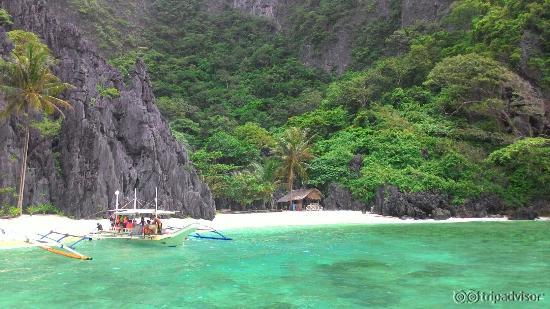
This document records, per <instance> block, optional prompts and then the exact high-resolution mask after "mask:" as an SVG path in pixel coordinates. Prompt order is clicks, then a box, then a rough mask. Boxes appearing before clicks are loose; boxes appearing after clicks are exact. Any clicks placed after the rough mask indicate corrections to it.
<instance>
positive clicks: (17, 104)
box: [0, 31, 71, 213]
mask: <svg viewBox="0 0 550 309" xmlns="http://www.w3.org/2000/svg"><path fill="white" fill-rule="evenodd" d="M9 34H12V32H10V33H9ZM10 38H11V39H12V41H14V43H15V48H14V50H13V51H12V53H11V55H10V59H9V60H8V61H3V60H2V61H0V92H1V93H2V95H3V96H4V99H5V100H6V103H7V105H6V107H5V109H4V110H3V111H1V112H0V117H2V118H6V117H8V116H9V115H19V114H20V113H21V112H23V127H24V130H25V144H24V148H23V160H22V162H21V173H20V179H19V195H18V199H17V207H18V208H19V211H20V213H22V212H23V192H24V189H25V176H26V170H27V155H28V150H29V138H30V132H29V129H30V128H29V122H30V121H29V119H30V113H32V112H46V113H48V114H53V113H55V112H59V113H60V114H61V116H63V117H64V114H63V112H62V111H61V109H60V108H62V107H66V108H71V105H70V104H69V102H67V101H65V100H62V99H60V98H58V96H59V95H60V94H61V93H62V92H63V91H65V90H66V89H68V88H69V87H71V85H69V84H66V83H63V82H61V81H60V79H59V78H58V77H57V76H55V75H54V74H53V73H52V71H51V67H52V66H53V65H54V64H55V59H54V58H53V57H52V56H51V55H50V50H49V49H48V48H47V47H46V45H44V44H42V43H41V42H40V41H39V39H38V37H36V35H34V34H29V33H28V32H27V33H25V32H22V31H14V33H13V35H10Z"/></svg>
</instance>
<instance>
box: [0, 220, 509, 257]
mask: <svg viewBox="0 0 550 309" xmlns="http://www.w3.org/2000/svg"><path fill="white" fill-rule="evenodd" d="M506 220H507V219H506V218H451V219H448V220H444V221H434V220H412V219H411V220H401V219H399V218H394V217H384V216H379V215H374V214H370V213H367V214H363V213H361V212H359V211H320V212H305V211H304V212H288V211H287V212H272V213H245V214H225V213H220V214H217V215H216V218H215V219H214V220H213V221H208V220H194V219H166V220H163V222H164V224H165V226H184V225H186V224H189V223H191V222H198V223H199V224H201V225H204V226H208V227H212V228H215V229H217V230H230V229H239V228H261V227H273V226H301V225H302V226H303V225H330V224H392V223H393V224H395V223H401V224H402V223H413V224H414V223H436V222H437V223H453V222H472V221H506ZM97 223H101V224H102V225H103V227H104V228H108V227H109V221H108V220H106V219H100V220H73V219H70V218H66V217H60V216H54V215H34V216H29V215H24V216H21V217H18V218H15V219H0V249H6V248H14V247H22V246H28V244H26V243H25V240H26V239H35V238H36V234H38V233H47V232H49V231H52V230H54V231H57V232H63V233H69V234H73V235H86V234H88V233H90V232H94V231H95V230H96V224H97Z"/></svg>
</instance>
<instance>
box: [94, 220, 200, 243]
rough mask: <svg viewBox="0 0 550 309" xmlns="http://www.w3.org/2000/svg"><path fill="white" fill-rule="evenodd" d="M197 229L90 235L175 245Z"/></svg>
mask: <svg viewBox="0 0 550 309" xmlns="http://www.w3.org/2000/svg"><path fill="white" fill-rule="evenodd" d="M196 230H197V227H196V226H195V225H190V226H186V227H184V228H181V229H178V230H176V231H174V232H173V233H168V234H162V235H128V234H122V233H117V232H110V231H107V232H102V233H99V234H95V235H94V236H92V237H93V238H94V239H98V240H103V239H110V240H119V241H128V242H130V243H135V244H144V245H158V246H166V247H176V246H181V245H183V241H184V240H185V239H187V238H188V236H189V235H190V234H192V233H194V232H195V231H196Z"/></svg>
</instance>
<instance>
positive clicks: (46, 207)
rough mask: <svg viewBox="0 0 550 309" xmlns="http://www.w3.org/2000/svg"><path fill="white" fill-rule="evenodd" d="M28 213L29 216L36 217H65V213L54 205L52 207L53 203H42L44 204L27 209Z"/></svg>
mask: <svg viewBox="0 0 550 309" xmlns="http://www.w3.org/2000/svg"><path fill="white" fill-rule="evenodd" d="M27 213H28V214H29V215H36V214H42V215H63V212H62V211H61V210H59V209H58V208H57V207H55V206H54V205H52V204H51V203H42V204H36V205H32V206H29V207H28V208H27Z"/></svg>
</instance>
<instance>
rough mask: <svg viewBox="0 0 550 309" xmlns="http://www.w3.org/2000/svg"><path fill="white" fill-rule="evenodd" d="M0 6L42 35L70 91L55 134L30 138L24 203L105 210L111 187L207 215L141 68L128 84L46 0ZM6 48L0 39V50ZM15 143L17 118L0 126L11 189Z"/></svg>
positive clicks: (206, 201) (195, 179) (208, 203)
mask: <svg viewBox="0 0 550 309" xmlns="http://www.w3.org/2000/svg"><path fill="white" fill-rule="evenodd" d="M0 5H1V6H2V7H3V8H5V9H7V10H8V12H10V14H11V15H12V16H13V18H14V21H15V25H14V27H17V28H22V29H25V30H28V31H32V32H35V33H37V34H38V35H39V36H41V37H42V38H43V40H44V42H45V43H47V44H48V46H49V47H50V48H51V49H52V52H53V53H54V54H55V56H56V57H57V58H58V59H59V64H58V66H57V68H56V73H57V75H58V76H59V77H60V78H61V79H62V80H64V81H66V82H69V83H71V84H72V85H74V86H75V88H74V89H73V90H71V91H68V92H67V94H66V99H67V100H68V101H70V102H71V103H72V104H73V106H74V109H73V110H70V111H67V112H66V116H67V117H66V119H65V120H64V121H63V125H62V129H61V133H60V135H59V136H58V137H55V138H51V139H44V138H43V137H40V136H39V135H38V134H36V132H33V134H32V140H31V146H30V151H31V153H30V155H29V169H28V176H27V181H26V190H25V204H33V203H37V202H43V201H51V202H53V203H54V204H55V205H56V206H58V207H59V208H61V209H62V210H63V211H64V212H65V213H67V214H70V215H73V216H76V217H85V216H90V215H93V214H95V213H97V212H100V211H102V210H106V209H108V208H110V207H112V206H113V203H114V202H113V200H114V192H115V191H116V190H120V191H121V192H122V194H123V195H124V196H133V190H134V188H137V191H138V192H139V194H140V196H139V198H141V199H142V200H149V201H151V200H152V199H153V197H154V193H155V187H158V194H159V203H160V206H161V207H163V208H165V209H172V210H178V211H181V215H183V216H186V215H189V216H192V217H195V218H199V217H202V218H207V219H211V218H213V217H214V213H215V206H214V201H213V199H212V196H211V194H210V191H209V189H208V187H207V186H206V184H204V183H203V182H202V181H201V180H200V178H199V176H198V175H197V173H196V172H195V170H194V169H193V167H192V164H191V162H190V161H189V157H188V154H187V152H186V150H185V149H184V148H183V147H182V146H181V145H180V144H179V143H178V142H177V141H176V140H175V139H174V138H173V137H172V136H171V134H170V130H169V128H168V126H167V124H166V122H165V121H164V120H163V119H162V118H161V115H160V113H159V111H158V109H157V107H156V105H155V98H154V96H153V92H152V89H151V85H150V81H149V78H148V76H147V73H146V70H145V67H144V65H143V63H141V62H139V61H138V62H137V63H136V67H135V70H134V72H133V74H132V77H131V86H127V85H125V84H124V82H123V80H122V77H121V75H120V74H119V72H118V71H117V70H115V69H113V68H112V67H111V66H109V65H108V64H107V62H106V61H105V60H104V59H103V58H101V57H100V56H99V55H98V54H97V53H96V52H95V51H94V49H93V48H91V46H90V45H89V44H88V42H87V41H86V40H85V39H84V38H83V37H82V36H81V34H80V32H79V31H78V30H77V29H76V27H75V26H74V25H70V24H62V23H60V22H58V21H57V20H56V19H55V18H54V17H52V15H51V14H50V13H49V11H48V9H47V8H46V6H45V1H42V0H11V1H6V0H0ZM5 44H6V41H5V38H2V39H1V42H0V46H3V51H2V52H4V53H5V52H6V47H5V46H6V45H5ZM102 88H116V89H117V90H118V91H119V92H120V96H119V97H116V98H109V97H106V96H102V95H101V94H100V91H99V90H100V89H102ZM2 104H4V102H0V105H2ZM22 144H23V143H22V132H21V130H20V129H19V125H18V119H16V117H12V118H11V119H10V120H9V121H8V122H4V123H2V124H0V149H1V150H2V152H1V153H0V167H1V172H2V177H1V178H0V188H7V187H17V179H18V177H19V171H18V166H19V163H20V153H21V147H22Z"/></svg>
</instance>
